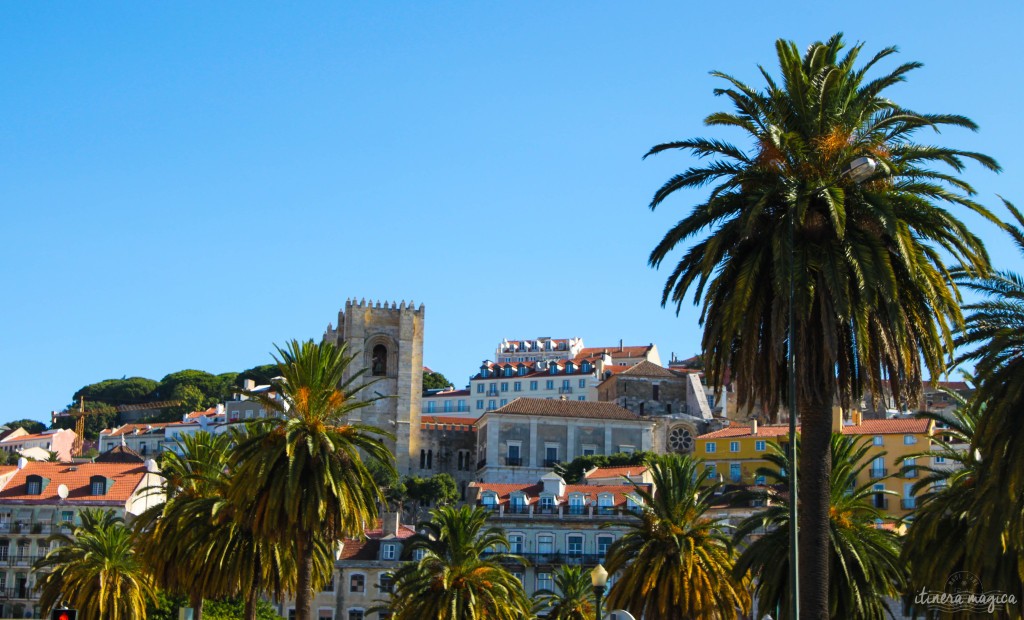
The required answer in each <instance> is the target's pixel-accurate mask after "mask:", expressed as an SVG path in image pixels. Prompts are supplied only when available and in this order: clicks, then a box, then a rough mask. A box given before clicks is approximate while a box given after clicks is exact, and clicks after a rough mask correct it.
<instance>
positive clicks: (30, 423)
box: [4, 419, 46, 433]
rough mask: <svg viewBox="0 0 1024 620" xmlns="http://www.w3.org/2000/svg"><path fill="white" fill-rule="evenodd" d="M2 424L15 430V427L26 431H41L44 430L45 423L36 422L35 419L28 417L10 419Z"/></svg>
mask: <svg viewBox="0 0 1024 620" xmlns="http://www.w3.org/2000/svg"><path fill="white" fill-rule="evenodd" d="M4 426H6V427H7V428H9V429H11V430H12V431H13V430H15V429H19V428H23V429H25V430H26V431H27V432H28V433H41V432H43V431H45V430H46V425H45V424H43V423H42V422H38V421H36V420H28V419H25V420H11V421H10V422H6V423H5V424H4Z"/></svg>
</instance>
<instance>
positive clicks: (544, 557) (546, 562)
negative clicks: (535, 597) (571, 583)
mask: <svg viewBox="0 0 1024 620" xmlns="http://www.w3.org/2000/svg"><path fill="white" fill-rule="evenodd" d="M516 555H518V556H519V557H521V558H524V559H525V560H526V561H527V562H529V563H530V565H531V566H560V565H563V564H570V565H576V566H597V565H598V564H600V563H601V562H603V561H604V559H605V556H604V554H601V553H566V552H563V551H552V552H548V553H519V554H516Z"/></svg>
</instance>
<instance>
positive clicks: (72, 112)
mask: <svg viewBox="0 0 1024 620" xmlns="http://www.w3.org/2000/svg"><path fill="white" fill-rule="evenodd" d="M776 4H783V3H776ZM784 4H785V5H786V6H785V8H778V7H777V6H769V5H766V4H764V3H761V2H749V3H744V2H730V3H696V4H695V3H691V2H650V3H624V2H588V3H550V2H503V3H499V2H417V3H401V2H382V3H370V2H362V3H357V2H344V3H342V2H330V3H314V2H302V3H281V2H275V3H258V2H245V3H228V2H217V3H209V2H201V3H200V2H160V3H152V2H145V3H128V2H121V3H101V2H95V3H71V2H66V3H44V2H5V3H3V4H0V67H2V70H0V93H2V95H0V207H2V212H3V215H4V217H3V221H4V229H5V230H6V232H7V234H6V235H5V236H4V240H3V243H2V244H0V264H2V265H3V274H4V280H5V286H4V289H5V295H4V296H3V301H2V305H0V308H2V309H0V313H2V314H0V317H2V321H0V341H2V343H3V355H0V375H2V376H3V378H4V382H5V385H6V387H7V389H6V391H5V394H4V398H3V400H2V404H0V422H2V421H4V420H10V419H13V418H20V417H28V418H37V419H43V418H46V417H47V416H48V413H49V411H50V410H51V409H60V408H62V407H63V406H64V405H66V404H67V403H68V402H69V400H70V398H71V395H72V393H73V392H74V391H75V390H76V389H77V388H78V387H80V386H82V385H83V384H86V383H91V382H94V381H98V380H101V379H106V378H114V377H121V376H123V375H128V376H133V375H140V376H147V377H151V378H154V379H159V378H160V377H162V376H163V375H165V374H167V373H169V372H173V371H177V370H180V369H184V368H197V369H203V370H208V371H211V372H215V373H219V372H225V371H231V370H242V369H244V368H247V367H250V366H253V365H256V364H260V363H265V362H267V361H269V351H270V350H271V348H272V344H273V343H280V342H283V341H285V340H286V339H290V338H310V337H314V338H319V337H320V335H321V334H322V332H323V330H324V327H325V326H326V325H327V323H328V322H329V321H333V320H335V317H336V314H337V311H338V309H339V307H340V306H341V305H342V303H343V302H344V300H345V298H346V297H350V296H354V297H366V298H385V299H394V300H402V299H406V300H408V299H414V300H415V301H416V303H417V304H418V303H421V302H422V303H425V304H426V307H427V331H426V345H425V361H426V363H427V364H428V365H430V366H431V367H433V368H434V369H436V370H440V371H441V372H443V373H445V374H446V375H447V376H448V377H449V378H450V379H452V380H453V381H454V382H455V383H456V384H457V385H463V384H464V383H465V381H466V378H467V377H468V376H469V374H470V373H472V372H473V370H474V368H475V367H476V366H478V365H479V362H480V360H482V359H484V358H488V357H490V356H491V355H492V351H493V349H494V346H495V344H496V343H497V342H498V341H499V340H501V338H503V337H508V338H531V337H536V336H556V337H559V336H560V337H566V336H581V337H583V338H584V340H585V342H586V343H587V344H588V345H591V346H598V345H604V344H612V343H618V341H619V339H624V340H625V341H626V343H633V344H640V343H648V342H654V343H656V344H657V345H658V347H659V349H660V351H661V353H662V356H663V359H667V358H668V356H669V355H670V354H671V353H672V352H675V353H677V354H679V355H690V354H693V353H696V352H697V351H698V348H699V341H700V332H699V328H698V325H697V322H696V315H695V312H694V311H693V310H691V309H690V308H685V309H684V312H683V313H682V315H681V316H679V317H676V316H675V312H674V311H673V310H671V309H663V308H661V307H660V305H659V295H660V291H661V286H662V283H663V281H664V277H665V274H664V273H658V272H654V271H652V270H650V269H649V268H647V267H646V257H647V254H648V253H649V251H650V250H651V248H652V247H653V245H654V244H655V243H656V242H657V240H658V239H660V237H661V235H662V234H663V233H664V231H665V230H666V229H667V228H668V227H669V226H670V225H671V224H672V223H674V222H675V221H676V220H677V219H679V218H680V217H682V216H683V214H684V213H686V212H687V210H688V208H689V207H690V205H691V204H693V202H694V201H695V200H696V197H697V196H696V195H693V196H691V197H687V196H680V197H677V198H675V199H673V200H671V201H670V202H669V204H667V205H666V206H665V207H663V208H662V209H660V210H659V211H658V212H655V213H652V212H650V211H649V210H648V209H647V207H646V205H647V203H648V201H649V200H650V197H651V194H652V193H653V192H654V190H655V189H656V188H657V187H658V186H659V185H660V184H661V183H663V182H664V181H665V180H666V179H667V178H668V177H669V176H670V175H671V174H673V173H674V172H677V171H680V170H681V169H683V168H684V167H685V166H686V165H687V164H688V162H687V160H686V159H685V158H684V157H683V156H682V155H681V154H672V155H666V156H661V157H659V158H656V159H654V160H648V161H641V156H642V155H643V153H644V152H646V150H647V149H648V148H649V147H650V146H652V145H653V144H656V143H658V142H663V141H667V140H671V139H679V138H686V137H692V136H700V135H708V136H716V137H723V138H732V137H733V135H732V134H729V133H728V132H723V131H719V130H715V131H709V130H707V129H705V128H703V127H702V125H701V121H702V119H703V118H704V117H705V116H706V115H707V114H708V113H710V112H712V111H716V110H718V109H722V108H724V107H725V105H726V104H725V102H724V101H723V100H720V99H716V98H715V97H714V96H713V95H712V92H711V91H712V89H713V88H714V87H716V86H717V85H718V83H717V82H716V80H715V79H713V78H712V77H710V76H709V75H708V71H710V70H712V69H721V70H724V71H727V72H730V73H733V74H734V75H737V76H739V77H742V78H744V79H749V80H751V81H756V65H757V64H758V63H764V64H767V65H770V66H771V65H772V63H773V58H774V47H773V42H774V40H775V39H777V38H779V37H783V38H791V39H795V40H796V41H798V43H799V44H800V46H801V47H802V46H804V45H806V44H807V43H810V42H811V41H813V40H816V39H822V38H825V37H827V36H828V35H830V34H831V33H833V32H836V31H843V32H845V33H846V35H847V37H848V38H849V39H851V40H863V41H866V42H867V44H868V46H867V49H868V51H872V52H873V51H876V50H878V49H880V48H882V47H884V46H886V45H891V44H896V45H899V46H900V49H901V52H902V53H901V55H900V57H899V60H900V61H905V60H920V61H922V62H924V63H925V68H924V69H922V70H919V71H917V72H914V73H913V74H912V75H911V77H910V81H909V82H908V83H907V84H905V85H901V86H900V87H897V88H895V89H893V90H892V91H891V96H892V97H893V98H895V99H897V100H898V101H899V102H900V103H902V104H904V105H907V106H909V107H912V108H916V109H919V110H921V111H924V112H955V113H960V114H965V115H967V116H970V117H972V118H973V119H974V120H976V121H977V122H978V123H979V124H980V125H981V131H980V132H979V133H977V134H972V133H970V132H966V131H960V132H949V133H947V134H943V135H942V136H940V139H941V140H949V141H950V142H951V143H955V144H956V145H958V146H960V147H961V148H965V149H972V150H979V151H983V152H985V153H988V154H990V155H992V156H994V157H996V158H997V159H998V160H999V161H1000V163H1001V164H1002V165H1003V167H1004V168H1005V172H1004V173H1003V174H1001V175H995V174H992V173H988V172H983V171H981V170H980V169H979V168H977V167H975V168H971V169H970V170H969V171H968V172H967V173H966V175H965V176H966V178H967V179H968V180H969V181H971V182H972V183H974V184H975V185H976V187H977V188H978V190H979V192H980V199H981V200H982V201H983V202H984V203H986V204H990V205H992V206H996V205H997V204H998V199H997V198H996V194H1001V195H1004V196H1006V197H1007V198H1008V199H1010V200H1013V201H1016V202H1017V203H1018V204H1024V181H1022V179H1024V176H1022V171H1024V157H1022V155H1021V144H1022V137H1024V136H1022V129H1021V124H1020V121H1019V114H1020V112H1019V109H1018V108H1019V104H1020V102H1021V101H1024V86H1022V80H1021V70H1020V68H1019V66H1018V64H1019V63H1018V61H1019V57H1020V47H1019V38H1020V32H1019V31H1020V25H1021V24H1024V5H1022V4H1021V3H1019V2H1005V3H992V4H988V5H981V6H985V7H986V8H982V9H979V10H977V11H974V10H962V9H966V8H967V6H966V5H961V6H960V7H959V9H958V10H955V11H954V10H952V9H951V8H949V7H946V6H945V5H943V4H942V3H938V4H936V3H934V2H900V3H893V2H886V3H881V2H867V3H864V2H862V3H844V4H840V3H821V2H806V3H784ZM858 13H859V14H858ZM887 66H890V67H891V66H893V65H892V64H889V65H887ZM690 198H692V199H690ZM977 230H978V231H979V232H980V233H981V234H982V235H983V236H984V237H985V238H986V240H988V241H989V247H990V251H991V252H992V255H993V259H994V262H995V263H996V264H997V265H998V266H1000V267H1003V268H1009V269H1015V270H1024V265H1022V264H1021V260H1020V258H1019V257H1018V256H1017V255H1016V254H1014V253H1013V252H1012V251H1011V250H1010V249H1009V248H1008V247H1007V244H1006V241H1005V239H1004V238H1002V237H1001V236H999V235H998V234H996V233H995V231H994V228H993V227H991V226H989V225H986V224H981V223H979V224H978V225H977Z"/></svg>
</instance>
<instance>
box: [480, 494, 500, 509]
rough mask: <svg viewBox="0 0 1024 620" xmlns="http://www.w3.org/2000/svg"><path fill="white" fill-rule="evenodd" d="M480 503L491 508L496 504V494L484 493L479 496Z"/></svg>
mask: <svg viewBox="0 0 1024 620" xmlns="http://www.w3.org/2000/svg"><path fill="white" fill-rule="evenodd" d="M480 503H481V504H483V505H484V506H486V507H488V508H492V509H493V508H494V507H495V506H497V505H498V496H497V495H495V494H494V493H484V495H483V497H482V498H480Z"/></svg>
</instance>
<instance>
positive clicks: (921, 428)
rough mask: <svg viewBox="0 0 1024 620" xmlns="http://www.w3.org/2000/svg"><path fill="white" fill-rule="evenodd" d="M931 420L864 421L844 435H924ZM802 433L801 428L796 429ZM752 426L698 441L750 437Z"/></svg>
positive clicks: (764, 432)
mask: <svg viewBox="0 0 1024 620" xmlns="http://www.w3.org/2000/svg"><path fill="white" fill-rule="evenodd" d="M930 423H931V421H930V420H922V419H918V418H891V419H886V420H862V421H861V423H860V424H859V425H856V426H855V425H852V424H844V425H843V429H842V434H844V435H923V434H925V433H927V432H928V426H929V424H930ZM796 431H797V432H798V433H799V432H800V427H799V426H797V427H796ZM788 434H789V425H788V424H772V425H768V424H762V425H760V426H758V428H757V436H758V437H780V436H784V435H788ZM750 436H751V434H750V425H749V424H742V425H736V426H727V427H725V428H723V429H719V430H717V431H712V432H710V433H705V434H703V435H700V436H698V437H697V439H729V438H733V437H750Z"/></svg>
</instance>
